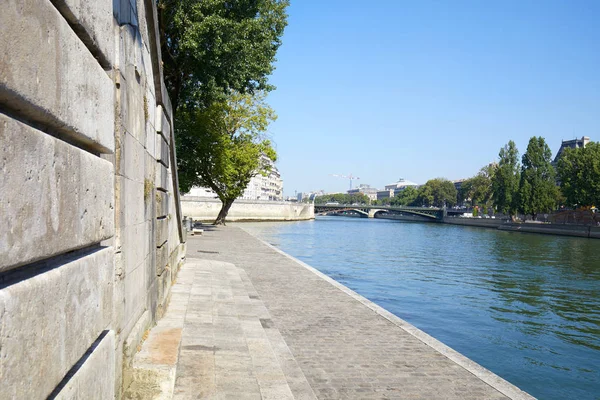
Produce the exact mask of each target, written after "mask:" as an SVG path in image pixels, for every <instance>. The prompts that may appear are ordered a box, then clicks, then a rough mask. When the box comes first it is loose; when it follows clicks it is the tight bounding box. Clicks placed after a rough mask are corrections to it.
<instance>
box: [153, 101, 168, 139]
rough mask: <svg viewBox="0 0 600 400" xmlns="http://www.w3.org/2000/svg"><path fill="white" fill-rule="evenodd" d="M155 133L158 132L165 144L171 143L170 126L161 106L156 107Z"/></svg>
mask: <svg viewBox="0 0 600 400" xmlns="http://www.w3.org/2000/svg"><path fill="white" fill-rule="evenodd" d="M155 126H156V132H158V133H159V134H160V135H161V136H162V137H163V139H165V141H166V142H167V144H170V143H171V125H170V124H169V120H168V119H167V117H166V115H165V113H164V111H163V108H162V106H158V107H157V110H156V122H155Z"/></svg>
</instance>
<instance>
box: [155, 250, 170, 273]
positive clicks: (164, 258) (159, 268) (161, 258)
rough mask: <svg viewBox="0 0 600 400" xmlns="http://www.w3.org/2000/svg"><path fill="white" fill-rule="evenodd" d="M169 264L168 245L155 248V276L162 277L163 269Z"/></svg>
mask: <svg viewBox="0 0 600 400" xmlns="http://www.w3.org/2000/svg"><path fill="white" fill-rule="evenodd" d="M168 262H169V246H168V243H165V244H163V245H162V246H160V247H157V248H156V274H157V275H162V273H163V271H164V270H165V267H166V266H167V264H168Z"/></svg>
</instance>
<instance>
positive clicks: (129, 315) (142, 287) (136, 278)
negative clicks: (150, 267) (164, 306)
mask: <svg viewBox="0 0 600 400" xmlns="http://www.w3.org/2000/svg"><path fill="white" fill-rule="evenodd" d="M142 261H143V260H142ZM124 289H125V290H124V295H125V298H124V300H125V305H124V309H123V321H124V322H125V326H131V327H133V325H134V324H135V322H136V321H137V320H138V319H139V318H140V316H141V315H142V314H143V312H144V310H145V309H146V296H147V295H148V293H147V291H146V268H145V267H144V264H143V263H142V264H140V266H139V267H137V268H136V269H134V270H133V271H129V272H128V273H127V275H126V276H125V280H124Z"/></svg>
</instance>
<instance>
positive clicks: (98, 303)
mask: <svg viewBox="0 0 600 400" xmlns="http://www.w3.org/2000/svg"><path fill="white" fill-rule="evenodd" d="M113 257H114V250H113V248H112V247H108V248H104V249H100V250H97V251H95V252H92V253H89V254H87V255H82V254H76V253H74V254H71V255H69V256H68V257H66V256H65V257H61V258H60V259H53V260H52V261H49V262H47V263H43V265H40V272H41V273H39V274H38V275H35V276H33V277H31V278H29V279H25V280H21V281H14V282H12V283H11V282H10V281H9V282H8V283H4V285H3V287H2V288H1V289H0V371H2V390H0V398H3V399H42V398H46V397H47V396H48V395H49V394H50V393H51V392H52V391H53V390H54V388H55V387H56V386H57V385H58V383H59V382H60V381H61V380H62V379H63V377H64V376H65V374H66V373H67V371H69V370H70V369H71V367H73V365H75V363H76V362H77V361H78V360H79V359H80V358H81V357H82V356H83V355H84V353H85V352H86V351H87V350H88V348H89V347H90V346H91V345H92V343H94V341H95V340H96V339H97V338H98V336H99V335H100V333H101V332H102V331H103V330H104V329H106V328H107V327H108V326H109V324H110V321H111V312H112V300H113V296H112V294H113V292H112V272H113ZM107 368H109V367H108V366H107Z"/></svg>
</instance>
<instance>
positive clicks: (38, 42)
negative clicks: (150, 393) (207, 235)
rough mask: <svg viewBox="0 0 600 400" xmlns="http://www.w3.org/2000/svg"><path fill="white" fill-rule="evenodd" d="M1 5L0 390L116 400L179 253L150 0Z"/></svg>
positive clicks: (13, 394) (15, 0)
mask: <svg viewBox="0 0 600 400" xmlns="http://www.w3.org/2000/svg"><path fill="white" fill-rule="evenodd" d="M1 9H2V12H0V52H1V53H2V57H3V58H2V62H0V166H1V169H2V173H1V174H0V193H2V195H1V196H0V226H1V227H2V228H0V381H1V382H2V383H1V385H0V386H1V390H0V400H4V399H45V398H52V399H120V398H121V395H122V390H123V388H125V387H127V385H128V384H129V382H130V381H131V368H130V367H131V359H132V357H133V355H134V354H135V353H136V351H137V348H138V346H139V345H140V344H141V343H142V342H143V339H144V333H145V332H146V331H147V330H148V329H149V328H150V327H152V326H153V325H154V324H155V322H156V321H157V320H158V319H160V318H161V316H162V314H163V313H164V310H165V308H166V306H167V304H168V302H169V299H170V294H171V286H172V284H173V282H174V281H175V278H176V276H177V271H178V269H179V267H180V266H181V265H182V264H183V261H184V258H185V241H186V236H185V230H184V229H183V224H182V222H181V221H182V219H181V209H180V202H179V191H178V183H177V169H176V155H175V142H174V135H173V132H174V131H173V113H172V107H171V103H170V100H169V97H168V95H167V92H166V88H165V83H164V79H163V74H162V62H161V49H160V40H159V34H158V19H157V9H156V2H155V1H152V0H138V1H133V0H113V1H112V2H110V1H76V0H6V1H2V6H1Z"/></svg>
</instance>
